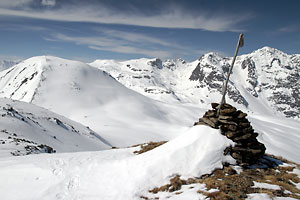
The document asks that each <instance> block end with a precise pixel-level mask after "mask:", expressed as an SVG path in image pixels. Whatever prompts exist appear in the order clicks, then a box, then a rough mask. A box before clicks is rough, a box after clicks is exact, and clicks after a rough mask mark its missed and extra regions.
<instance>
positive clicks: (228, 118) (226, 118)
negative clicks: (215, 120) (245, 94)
mask: <svg viewBox="0 0 300 200" xmlns="http://www.w3.org/2000/svg"><path fill="white" fill-rule="evenodd" d="M219 119H224V120H232V119H233V117H232V116H230V115H219Z"/></svg>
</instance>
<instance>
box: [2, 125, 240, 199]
mask: <svg viewBox="0 0 300 200" xmlns="http://www.w3.org/2000/svg"><path fill="white" fill-rule="evenodd" d="M229 145H232V141H230V140H228V139H227V138H226V137H224V136H222V135H221V134H220V133H219V130H216V129H212V128H209V127H207V126H196V127H193V128H191V129H189V130H188V131H187V132H185V133H184V134H182V135H180V136H179V137H177V138H175V139H174V140H172V141H170V142H168V143H166V144H165V145H162V146H160V147H158V148H156V149H154V150H152V151H149V152H146V153H144V154H141V155H133V154H129V152H130V149H127V150H126V149H120V150H118V149H116V150H105V151H99V152H86V153H64V154H63V153H61V154H51V155H43V154H40V155H35V156H26V157H20V158H10V159H4V158H0V176H1V180H0V194H1V198H3V199H6V200H10V199H14V200H17V199H96V198H97V199H103V200H105V199H139V197H140V196H141V195H143V193H147V191H148V190H149V189H151V188H153V187H155V186H156V185H157V183H160V184H166V183H168V181H169V179H170V178H171V177H172V176H174V175H176V174H179V175H181V176H182V177H199V176H200V175H202V174H206V173H210V172H212V171H213V170H214V169H216V168H222V163H223V162H230V163H234V162H235V161H234V159H233V158H231V157H230V156H224V155H223V151H224V149H225V148H226V147H227V146H229ZM145 180H147V181H145ZM11 188H14V191H16V192H11ZM24 197H25V198H24Z"/></svg>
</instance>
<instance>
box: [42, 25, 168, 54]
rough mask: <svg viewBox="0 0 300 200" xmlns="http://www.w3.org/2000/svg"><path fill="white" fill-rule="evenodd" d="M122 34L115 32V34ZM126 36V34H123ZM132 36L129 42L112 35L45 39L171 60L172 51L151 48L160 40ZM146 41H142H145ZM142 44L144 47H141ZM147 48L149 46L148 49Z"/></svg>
mask: <svg viewBox="0 0 300 200" xmlns="http://www.w3.org/2000/svg"><path fill="white" fill-rule="evenodd" d="M105 32H106V33H107V34H109V33H113V32H114V31H112V30H111V31H109V30H106V31H105ZM117 33H120V32H119V31H115V32H114V34H117ZM122 33H124V34H125V35H126V32H122ZM133 35H135V36H137V40H136V41H135V42H134V43H132V40H133V38H132V37H133ZM133 35H130V33H128V35H127V36H125V38H126V37H127V38H128V40H126V39H125V38H114V37H111V35H106V36H102V37H73V36H67V35H64V34H55V35H53V38H45V39H46V40H48V41H66V42H72V43H75V44H78V45H86V46H87V47H88V48H90V49H95V50H101V51H111V52H115V53H125V54H139V55H144V56H147V57H159V58H170V57H172V53H171V52H170V51H164V50H160V49H157V48H156V49H153V48H151V47H150V46H151V45H152V44H153V43H152V41H154V43H157V42H158V41H159V40H158V39H155V38H151V37H147V36H143V35H139V34H133ZM145 38H146V40H142V39H145ZM159 42H160V43H162V44H164V45H167V44H168V43H167V42H163V41H159ZM141 44H142V45H143V47H140V46H141ZM145 46H149V47H148V48H147V47H145Z"/></svg>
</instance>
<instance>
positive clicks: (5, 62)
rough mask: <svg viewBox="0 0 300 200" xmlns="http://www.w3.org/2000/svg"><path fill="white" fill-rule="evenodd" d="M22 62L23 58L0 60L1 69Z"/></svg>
mask: <svg viewBox="0 0 300 200" xmlns="http://www.w3.org/2000/svg"><path fill="white" fill-rule="evenodd" d="M20 62H21V60H0V71H3V70H5V69H8V68H10V67H12V66H14V65H16V64H18V63H20Z"/></svg>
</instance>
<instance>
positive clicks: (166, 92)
mask: <svg viewBox="0 0 300 200" xmlns="http://www.w3.org/2000/svg"><path fill="white" fill-rule="evenodd" d="M231 59H232V58H230V57H229V58H227V57H222V56H220V55H218V54H216V53H207V54H205V55H203V56H201V57H200V59H199V60H196V61H194V62H191V63H187V62H185V61H183V60H182V59H178V60H167V61H164V62H163V61H161V60H159V59H139V60H129V61H123V62H117V61H113V60H96V61H94V62H93V63H90V65H92V66H94V67H97V68H99V69H103V70H105V71H107V72H108V73H110V74H111V75H112V76H113V77H115V78H116V79H117V80H118V81H120V82H121V83H122V84H124V85H125V86H126V87H128V88H131V89H133V90H135V91H137V92H140V93H141V94H143V95H146V96H149V97H151V98H154V99H157V100H161V101H167V102H174V101H175V102H176V101H180V102H192V103H197V104H199V105H200V106H201V105H205V104H207V103H210V102H214V101H219V100H220V98H221V90H222V85H223V81H224V79H225V74H226V73H227V71H228V69H229V66H230V63H231ZM299 74H300V55H287V54H285V53H283V52H281V51H279V50H276V49H273V48H270V47H264V48H262V49H259V50H257V51H254V52H252V53H250V54H246V55H241V56H238V57H237V60H236V63H235V66H234V70H233V74H232V76H231V79H230V82H229V90H228V97H229V99H228V101H229V103H238V104H240V105H243V107H244V109H248V110H251V111H254V112H256V113H269V114H272V115H274V114H275V113H279V115H284V116H287V117H295V118H299V117H300V102H299V99H300V96H299V87H298V85H299V84H300V75H299Z"/></svg>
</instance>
